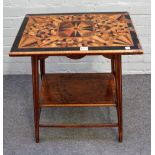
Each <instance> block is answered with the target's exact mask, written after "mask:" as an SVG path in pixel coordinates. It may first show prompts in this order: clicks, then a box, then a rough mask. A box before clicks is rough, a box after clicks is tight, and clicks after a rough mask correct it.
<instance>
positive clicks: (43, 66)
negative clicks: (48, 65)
mask: <svg viewBox="0 0 155 155" xmlns="http://www.w3.org/2000/svg"><path fill="white" fill-rule="evenodd" d="M40 73H41V79H42V77H43V75H45V59H44V58H43V59H40Z"/></svg>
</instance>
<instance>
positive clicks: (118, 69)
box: [113, 55, 123, 142]
mask: <svg viewBox="0 0 155 155" xmlns="http://www.w3.org/2000/svg"><path fill="white" fill-rule="evenodd" d="M113 61H114V64H113V67H114V74H115V80H116V96H117V97H116V98H117V115H118V140H119V142H122V141H123V119H122V62H121V55H116V56H115V58H114V60H113Z"/></svg>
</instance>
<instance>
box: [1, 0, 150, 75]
mask: <svg viewBox="0 0 155 155" xmlns="http://www.w3.org/2000/svg"><path fill="white" fill-rule="evenodd" d="M150 6H151V4H150V0H130V1H129V0H108V1H105V0H96V1H95V0H82V1H81V0H76V1H71V0H4V41H3V42H4V51H3V52H4V54H3V56H4V58H3V62H4V68H3V69H4V74H30V73H31V66H30V58H29V57H24V58H23V57H21V58H10V57H9V56H8V52H9V50H10V48H11V45H12V44H13V41H14V39H15V36H16V34H17V32H18V29H19V27H20V24H21V22H22V20H23V17H24V15H25V14H30V13H56V12H110V11H128V12H129V13H130V15H131V18H132V21H133V23H134V26H135V28H136V31H137V33H138V37H139V39H140V42H141V44H142V47H143V49H144V55H133V56H123V58H122V59H123V74H145V73H150V72H151V67H150V66H151V65H150V64H151V47H150V44H151V43H150V42H151V38H150V33H151V32H150V29H151V26H150V25H151V23H150V19H151V12H150V11H151V8H150ZM46 62H47V65H46V66H47V67H46V70H47V72H103V71H108V70H109V67H110V64H109V61H108V60H106V59H104V58H103V57H102V56H93V57H92V56H89V57H84V58H83V59H80V60H71V59H68V58H66V57H50V58H49V59H48V60H46Z"/></svg>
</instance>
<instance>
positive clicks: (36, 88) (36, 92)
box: [31, 56, 40, 143]
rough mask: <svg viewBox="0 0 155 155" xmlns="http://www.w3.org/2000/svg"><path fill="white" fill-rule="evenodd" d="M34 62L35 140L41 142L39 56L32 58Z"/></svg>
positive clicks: (32, 62)
mask: <svg viewBox="0 0 155 155" xmlns="http://www.w3.org/2000/svg"><path fill="white" fill-rule="evenodd" d="M31 64H32V86H33V102H34V126H35V140H36V143H39V111H40V109H39V74H38V58H37V56H34V57H32V58H31Z"/></svg>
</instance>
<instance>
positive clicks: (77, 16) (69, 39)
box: [9, 12, 143, 143]
mask: <svg viewBox="0 0 155 155" xmlns="http://www.w3.org/2000/svg"><path fill="white" fill-rule="evenodd" d="M129 54H143V50H142V48H141V45H140V43H139V40H138V38H137V35H136V32H135V29H134V27H133V24H132V22H131V19H130V16H129V14H128V13H127V12H106V13H101V12H98V13H61V14H28V15H26V16H25V18H24V20H23V23H22V25H21V28H20V30H19V32H18V34H17V36H16V39H15V41H14V44H13V46H12V48H11V51H10V53H9V56H12V57H15V56H27V57H31V60H32V61H31V63H32V85H33V102H34V126H35V140H36V142H37V143H38V142H39V128H40V127H60V128H62V127H65V128H78V127H90V128H92V127H117V128H118V140H119V142H122V139H123V124H122V117H123V116H122V63H121V56H122V55H129ZM86 55H102V56H104V57H106V58H108V59H110V60H111V72H109V73H66V74H64V73H59V74H58V73H57V74H46V72H45V59H46V58H47V57H49V56H67V57H68V58H71V59H80V58H82V57H84V56H86ZM75 61H76V60H75ZM39 69H40V77H41V86H39ZM99 106H108V107H116V109H117V116H118V122H116V123H104V124H55V125H54V124H40V123H39V118H40V113H41V109H42V108H45V107H46V108H51V107H99Z"/></svg>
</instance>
